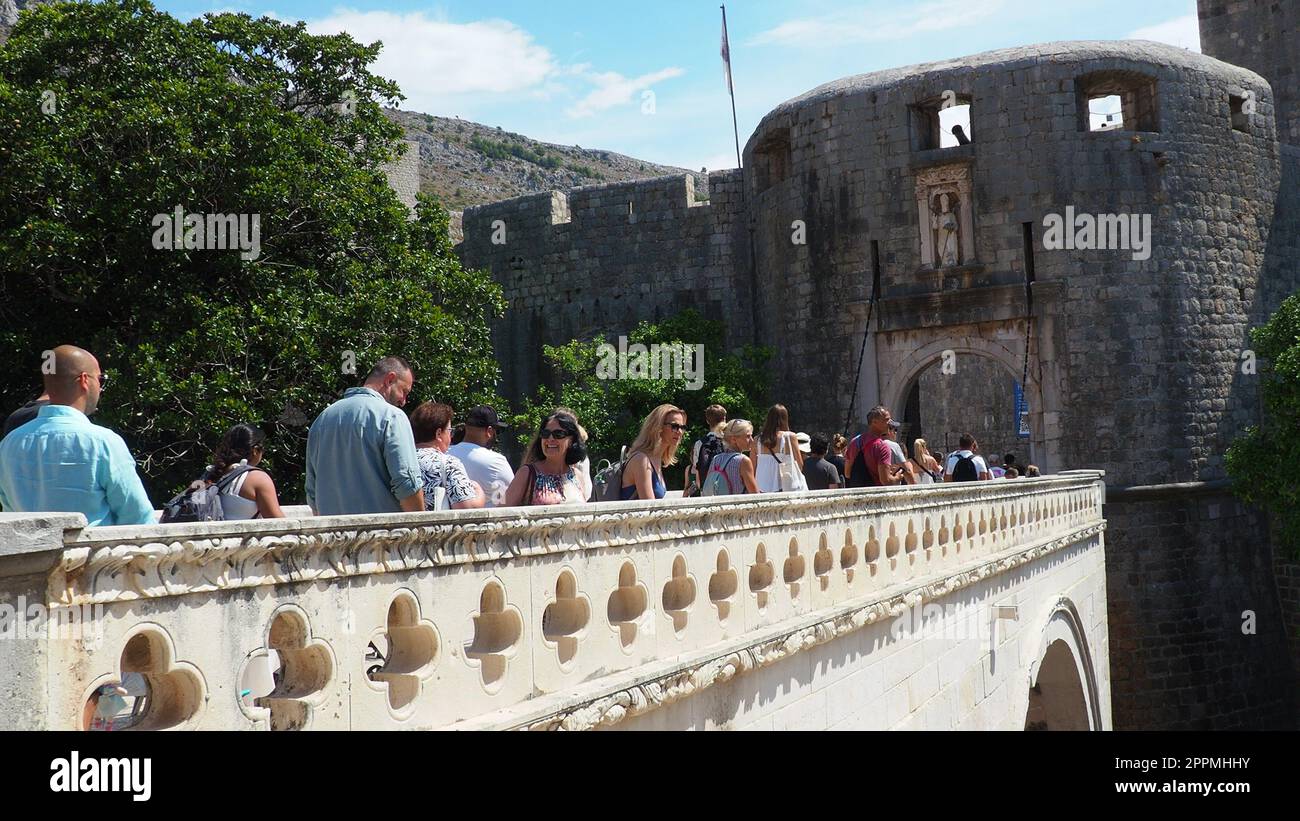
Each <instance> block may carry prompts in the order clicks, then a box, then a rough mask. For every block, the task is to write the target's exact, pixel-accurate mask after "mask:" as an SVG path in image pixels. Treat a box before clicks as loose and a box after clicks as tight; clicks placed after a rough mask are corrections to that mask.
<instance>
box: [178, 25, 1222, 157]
mask: <svg viewBox="0 0 1300 821" xmlns="http://www.w3.org/2000/svg"><path fill="white" fill-rule="evenodd" d="M155 2H157V4H158V6H159V7H160V8H162V9H164V10H166V11H168V12H171V13H172V14H175V15H176V16H178V17H183V18H188V17H194V16H197V15H201V14H203V13H205V12H208V11H220V10H226V11H232V10H233V11H243V12H247V13H249V14H252V15H254V16H260V15H263V14H266V15H270V16H273V17H278V18H281V19H290V20H306V21H307V23H308V25H309V27H310V28H311V29H312V30H314V31H318V32H322V33H333V32H338V31H347V32H349V33H350V34H352V35H353V36H354V37H356V38H357V39H359V40H363V41H365V42H373V41H374V40H382V41H383V42H384V46H385V48H384V53H383V54H382V55H381V57H380V60H379V62H378V63H377V64H376V66H375V70H376V72H377V73H379V74H381V75H383V76H385V77H388V78H390V79H393V80H396V81H397V82H398V83H399V85H401V87H402V91H403V93H404V94H405V95H406V97H407V99H406V101H405V102H404V103H403V105H402V107H403V108H406V109H409V110H415V111H423V112H426V113H429V114H438V115H442V116H460V117H464V118H465V119H469V120H474V121H477V122H481V123H484V124H487V125H491V126H501V127H502V128H505V129H506V130H507V131H516V132H519V133H522V134H526V135H528V136H530V137H533V138H535V139H539V140H545V141H547V142H554V143H561V144H566V145H581V146H582V147H584V148H603V149H608V150H612V151H618V152H621V153H624V154H629V155H631V156H634V157H638V158H641V159H646V160H650V161H652V162H658V163H664V164H667V165H677V166H682V167H685V168H692V169H694V168H710V169H715V168H729V167H734V166H735V164H736V160H735V148H734V143H733V139H732V130H731V109H730V101H729V100H728V97H727V92H726V84H725V82H724V80H723V74H722V63H721V59H720V57H719V55H718V52H719V44H720V39H721V38H720V34H721V12H720V10H719V8H718V3H716V2H706V1H705V0H695V1H694V2H687V1H686V0H658V2H637V3H632V2H622V0H618V1H617V2H615V1H614V0H610V1H609V2H565V0H553V2H537V0H528V1H525V0H496V2H493V3H490V4H487V3H483V2H482V0H478V1H477V2H464V1H462V0H446V1H445V2H440V3H427V2H415V0H374V1H373V2H363V1H361V0H358V1H357V2H352V3H348V4H346V5H331V4H330V3H329V2H328V0H327V1H326V2H319V0H318V1H317V2H303V1H302V0H234V1H233V2H232V0H220V2H204V0H162V2H158V0H155ZM727 21H728V28H729V30H730V34H731V55H732V67H733V71H734V73H735V84H736V108H737V114H738V117H739V121H740V141H741V144H742V146H743V144H744V142H745V140H746V139H747V138H748V136H749V134H751V133H752V132H753V129H754V127H755V126H756V125H757V124H758V121H759V119H760V118H761V117H762V116H763V115H764V114H765V113H767V112H768V111H769V110H771V109H772V108H773V107H774V106H775V105H777V104H778V103H780V102H782V101H784V100H787V99H789V98H791V97H795V96H797V95H799V94H802V93H803V92H805V91H807V90H809V89H811V88H813V87H815V86H818V85H820V84H822V83H824V82H827V81H830V80H833V79H836V78H838V77H843V76H847V75H851V74H861V73H864V72H868V71H875V70H877V69H882V68H889V67H892V66H902V65H910V64H913V63H921V62H927V61H930V60H937V59H944V58H949V57H959V56H962V55H967V54H974V53H976V52H980V51H987V50H989V49H995V48H1005V47H1008V46H1017V45H1026V44H1030V43H1040V42H1047V41H1051V40H1091V39H1126V38H1133V37H1137V38H1144V39H1153V40H1161V41H1164V42H1170V43H1174V44H1175V45H1179V46H1184V47H1188V48H1193V49H1196V48H1198V38H1197V34H1196V3H1195V0H1141V2H1134V0H1033V2H1024V0H919V1H918V2H912V1H911V0H869V1H868V2H854V0H839V1H838V2H824V1H823V0H801V1H800V2H797V3H795V2H790V1H789V0H785V1H784V2H778V0H741V2H733V3H730V4H728V6H727ZM646 92H651V93H652V95H653V96H652V97H648V96H647V95H646Z"/></svg>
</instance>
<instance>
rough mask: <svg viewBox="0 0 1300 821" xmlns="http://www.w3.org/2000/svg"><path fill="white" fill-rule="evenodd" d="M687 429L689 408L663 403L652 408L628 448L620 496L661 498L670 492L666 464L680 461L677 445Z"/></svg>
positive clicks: (628, 497) (624, 498)
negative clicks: (666, 479) (683, 408)
mask: <svg viewBox="0 0 1300 821" xmlns="http://www.w3.org/2000/svg"><path fill="white" fill-rule="evenodd" d="M685 432H686V411H684V410H682V409H681V408H679V407H677V406H675V405H660V406H659V407H657V408H655V409H654V410H652V411H650V415H649V416H647V417H646V418H645V421H644V422H642V423H641V433H639V434H638V435H637V437H636V441H635V442H633V443H632V447H631V448H629V449H628V457H627V463H626V464H625V465H624V467H623V483H622V485H621V486H620V487H621V490H620V493H619V498H620V499H623V500H629V499H662V498H664V496H666V495H667V494H668V486H667V485H666V484H665V483H664V468H669V467H672V466H673V465H675V464H677V449H678V448H679V447H680V446H681V444H682V435H683V434H684V433H685Z"/></svg>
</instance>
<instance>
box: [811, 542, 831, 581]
mask: <svg viewBox="0 0 1300 821" xmlns="http://www.w3.org/2000/svg"><path fill="white" fill-rule="evenodd" d="M826 544H827V540H826V534H825V533H823V534H822V535H821V539H820V540H819V541H818V546H817V552H816V553H814V554H813V576H814V577H815V578H816V579H817V583H818V584H820V585H821V588H822V592H826V590H827V589H828V588H829V587H830V586H831V570H833V569H835V556H834V554H832V553H831V549H830V548H829V547H827V546H826Z"/></svg>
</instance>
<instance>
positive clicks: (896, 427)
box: [889, 419, 903, 430]
mask: <svg viewBox="0 0 1300 821" xmlns="http://www.w3.org/2000/svg"><path fill="white" fill-rule="evenodd" d="M889 426H890V427H891V428H893V429H894V430H899V429H900V428H902V427H903V425H902V423H901V422H899V421H898V420H897V419H890V420H889Z"/></svg>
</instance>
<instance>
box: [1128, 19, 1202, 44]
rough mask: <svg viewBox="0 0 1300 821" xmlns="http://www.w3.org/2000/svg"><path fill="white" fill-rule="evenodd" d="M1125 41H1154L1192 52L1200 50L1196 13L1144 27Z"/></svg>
mask: <svg viewBox="0 0 1300 821" xmlns="http://www.w3.org/2000/svg"><path fill="white" fill-rule="evenodd" d="M1125 39H1127V40H1155V41H1156V42H1157V43H1169V44H1170V45H1173V46H1178V47H1179V48H1188V49H1191V50H1192V51H1200V50H1201V27H1200V23H1199V22H1198V21H1197V19H1196V12H1192V13H1191V14H1184V15H1183V16H1182V17H1175V18H1174V19H1172V20H1166V21H1165V22H1163V23H1156V24H1155V25H1154V26H1146V27H1144V28H1140V29H1138V30H1137V31H1135V32H1133V33H1132V34H1130V35H1129V36H1128V37H1126V38H1125Z"/></svg>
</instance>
